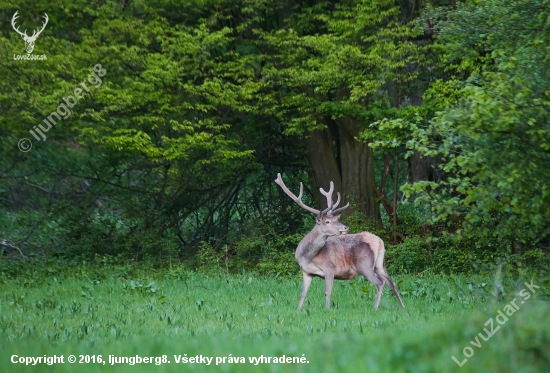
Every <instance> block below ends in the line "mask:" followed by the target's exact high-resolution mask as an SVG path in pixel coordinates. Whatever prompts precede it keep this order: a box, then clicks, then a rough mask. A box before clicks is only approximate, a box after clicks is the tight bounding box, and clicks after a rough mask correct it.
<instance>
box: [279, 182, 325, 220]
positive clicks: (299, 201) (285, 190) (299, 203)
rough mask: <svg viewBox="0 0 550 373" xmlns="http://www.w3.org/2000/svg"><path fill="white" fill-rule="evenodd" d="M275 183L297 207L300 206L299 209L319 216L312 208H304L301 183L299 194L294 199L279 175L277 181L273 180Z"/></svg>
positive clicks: (317, 211)
mask: <svg viewBox="0 0 550 373" xmlns="http://www.w3.org/2000/svg"><path fill="white" fill-rule="evenodd" d="M275 182H276V183H277V184H279V186H280V187H281V189H282V190H283V191H284V192H285V193H286V194H287V196H289V197H290V198H291V199H292V200H293V201H294V202H296V203H297V204H298V206H300V207H301V208H303V209H304V210H307V211H309V212H311V213H313V214H315V215H319V213H320V212H319V210H316V209H314V208H312V207H309V206H306V205H305V204H304V202H302V193H303V191H304V186H303V184H302V183H300V194H299V195H298V197H296V196H295V195H294V193H292V192H291V191H290V190H289V189H288V188H287V187H286V185H285V183H284V182H283V178H282V177H281V174H279V173H278V174H277V179H276V180H275Z"/></svg>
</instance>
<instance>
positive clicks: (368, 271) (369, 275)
mask: <svg viewBox="0 0 550 373" xmlns="http://www.w3.org/2000/svg"><path fill="white" fill-rule="evenodd" d="M357 269H358V272H359V273H360V274H362V275H363V276H365V278H366V279H367V280H369V281H370V282H371V283H373V284H374V285H375V286H376V290H377V293H376V300H375V301H374V309H375V310H377V309H378V305H379V304H380V299H381V298H382V291H383V290H384V280H382V279H381V278H380V277H378V276H377V275H376V273H374V270H373V269H372V268H357Z"/></svg>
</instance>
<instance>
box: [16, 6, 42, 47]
mask: <svg viewBox="0 0 550 373" xmlns="http://www.w3.org/2000/svg"><path fill="white" fill-rule="evenodd" d="M17 13H19V11H18V10H17V11H16V12H15V13H14V14H13V17H12V18H11V26H12V27H13V29H14V30H15V32H17V33H18V34H19V35H21V36H22V37H23V38H24V39H25V40H26V39H27V38H28V39H33V38H34V39H36V38H37V37H38V35H40V34H41V33H42V31H44V29H45V28H46V25H47V24H48V20H49V17H48V15H47V14H46V13H44V19H45V22H43V23H42V28H41V29H40V31H37V30H34V32H33V33H32V35H31V36H29V35H27V30H26V29H25V32H21V31H19V27H16V26H15V20H16V19H17V18H18V17H19V16H18V15H17Z"/></svg>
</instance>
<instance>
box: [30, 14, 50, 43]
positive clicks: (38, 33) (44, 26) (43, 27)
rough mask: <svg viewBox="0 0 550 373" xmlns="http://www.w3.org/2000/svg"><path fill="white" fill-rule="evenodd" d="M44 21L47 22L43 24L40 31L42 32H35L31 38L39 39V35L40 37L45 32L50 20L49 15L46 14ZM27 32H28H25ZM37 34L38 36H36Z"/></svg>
mask: <svg viewBox="0 0 550 373" xmlns="http://www.w3.org/2000/svg"><path fill="white" fill-rule="evenodd" d="M44 19H45V20H46V21H45V22H44V23H42V28H41V29H40V31H36V30H34V32H33V33H32V36H31V37H34V38H37V37H38V35H40V34H41V33H42V31H44V29H45V28H46V25H47V24H48V20H49V19H50V18H48V15H47V14H46V13H44ZM25 31H26V30H25ZM35 34H36V35H35Z"/></svg>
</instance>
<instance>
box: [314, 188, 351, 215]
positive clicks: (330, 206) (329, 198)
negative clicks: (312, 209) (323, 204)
mask: <svg viewBox="0 0 550 373" xmlns="http://www.w3.org/2000/svg"><path fill="white" fill-rule="evenodd" d="M319 190H320V191H321V193H322V194H323V195H324V196H325V197H326V198H327V206H328V207H327V208H326V209H324V210H323V215H325V214H326V215H331V216H332V215H338V214H340V213H341V212H342V211H344V210H345V209H347V208H348V207H349V203H348V204H347V205H345V206H344V207H340V208H339V209H336V210H334V209H335V208H336V207H337V206H338V205H339V204H340V193H338V199H337V200H336V203H335V204H334V205H333V204H332V193H333V192H334V183H333V182H332V181H331V182H330V189H329V190H328V192H325V190H324V189H323V188H319Z"/></svg>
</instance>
